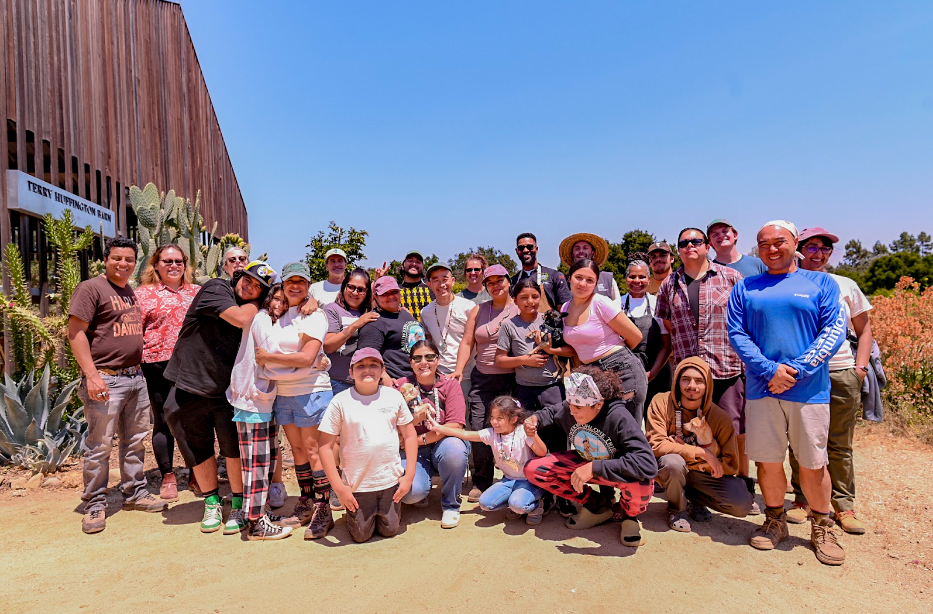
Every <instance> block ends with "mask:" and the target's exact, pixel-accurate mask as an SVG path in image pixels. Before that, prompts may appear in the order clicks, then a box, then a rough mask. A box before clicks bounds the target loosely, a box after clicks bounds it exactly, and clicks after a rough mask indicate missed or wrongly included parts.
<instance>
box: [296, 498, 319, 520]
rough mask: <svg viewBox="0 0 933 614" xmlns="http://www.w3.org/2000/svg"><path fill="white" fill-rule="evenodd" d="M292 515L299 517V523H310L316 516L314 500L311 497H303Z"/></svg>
mask: <svg viewBox="0 0 933 614" xmlns="http://www.w3.org/2000/svg"><path fill="white" fill-rule="evenodd" d="M292 516H294V517H296V518H297V519H298V524H299V525H305V524H308V523H309V522H311V518H312V517H313V516H314V502H313V501H312V500H311V499H310V498H309V497H301V498H300V499H298V503H296V504H295V510H294V511H293V512H292Z"/></svg>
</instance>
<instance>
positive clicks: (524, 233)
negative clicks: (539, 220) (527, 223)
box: [515, 232, 538, 245]
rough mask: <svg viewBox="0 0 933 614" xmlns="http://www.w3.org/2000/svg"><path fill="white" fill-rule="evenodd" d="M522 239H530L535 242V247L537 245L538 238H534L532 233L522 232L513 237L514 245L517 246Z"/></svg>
mask: <svg viewBox="0 0 933 614" xmlns="http://www.w3.org/2000/svg"><path fill="white" fill-rule="evenodd" d="M522 239H531V240H532V241H534V242H535V245H537V244H538V237H536V236H535V235H534V233H533V232H523V233H522V234H520V235H518V236H517V237H515V245H518V242H519V241H521V240H522Z"/></svg>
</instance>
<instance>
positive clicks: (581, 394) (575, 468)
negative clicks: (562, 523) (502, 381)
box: [525, 365, 658, 547]
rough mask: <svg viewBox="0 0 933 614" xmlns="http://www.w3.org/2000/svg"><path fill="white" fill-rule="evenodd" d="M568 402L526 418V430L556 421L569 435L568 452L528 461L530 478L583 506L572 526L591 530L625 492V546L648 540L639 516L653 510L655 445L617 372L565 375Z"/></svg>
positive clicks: (588, 368) (584, 370)
mask: <svg viewBox="0 0 933 614" xmlns="http://www.w3.org/2000/svg"><path fill="white" fill-rule="evenodd" d="M564 387H565V389H566V398H567V400H566V401H564V402H563V403H560V404H555V405H549V406H547V407H545V408H543V409H541V410H539V411H538V412H537V413H536V414H535V415H533V416H531V417H530V418H528V419H527V420H525V432H526V434H527V435H528V436H529V437H533V436H534V434H535V432H536V431H537V429H539V428H544V427H547V426H551V425H552V424H553V425H555V426H557V427H558V428H560V429H562V430H563V431H564V433H566V434H567V443H568V448H569V450H567V451H554V452H552V453H551V454H548V455H547V456H544V457H542V458H539V459H536V460H532V461H530V462H529V463H528V464H527V465H525V477H526V478H528V480H529V481H530V482H531V483H532V484H534V485H535V486H539V487H540V488H542V489H544V490H546V491H548V492H551V493H554V494H555V495H557V496H559V497H563V498H565V499H569V500H570V501H574V502H576V503H579V504H581V505H582V508H581V509H580V512H579V513H577V514H576V515H575V516H572V517H570V518H568V519H567V522H566V525H567V527H568V528H570V529H588V528H590V527H595V526H596V525H598V524H601V523H603V522H606V521H607V520H609V519H610V518H612V510H611V509H610V505H611V504H612V499H611V498H610V497H612V496H614V493H612V495H609V496H607V494H604V493H603V492H600V491H598V490H594V489H593V488H591V487H590V486H589V485H590V484H593V485H598V486H604V487H610V488H609V489H605V488H604V489H602V490H605V491H608V492H612V491H611V488H618V489H619V491H620V493H621V501H620V503H621V506H622V510H623V513H624V518H623V521H622V535H621V540H622V544H624V545H626V546H632V547H635V546H640V545H642V544H643V543H644V540H643V539H642V536H641V527H640V526H639V524H638V520H637V518H636V517H637V516H638V515H639V514H641V513H643V512H644V511H645V510H646V509H647V508H648V502H649V501H650V500H651V494H652V491H653V483H652V480H653V479H654V477H655V475H656V474H657V471H658V465H657V463H656V462H655V460H654V454H653V453H652V452H651V447H650V446H649V445H648V441H647V440H646V439H645V435H644V434H643V433H642V432H641V429H640V428H639V426H638V424H636V422H635V419H634V418H633V417H632V414H631V413H630V412H629V411H628V409H626V406H625V401H623V400H622V399H621V397H622V385H621V383H620V382H619V378H618V376H617V375H616V374H615V373H614V372H611V371H603V370H601V369H599V368H598V367H595V366H592V365H583V366H580V367H577V368H575V369H574V370H573V372H572V373H571V374H570V375H569V376H568V377H567V378H565V379H564Z"/></svg>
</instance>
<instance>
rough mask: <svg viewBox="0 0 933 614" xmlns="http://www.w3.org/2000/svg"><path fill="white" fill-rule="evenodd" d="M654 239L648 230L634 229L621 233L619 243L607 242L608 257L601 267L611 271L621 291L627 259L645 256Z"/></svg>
mask: <svg viewBox="0 0 933 614" xmlns="http://www.w3.org/2000/svg"><path fill="white" fill-rule="evenodd" d="M656 241H657V239H656V238H655V236H654V235H653V234H651V233H650V232H648V231H646V230H639V229H635V230H629V231H628V232H626V233H625V234H624V235H622V241H620V242H619V243H612V242H611V241H610V242H609V258H608V259H607V260H606V264H604V265H603V266H602V269H603V270H605V271H611V272H612V276H613V278H615V280H616V283H617V284H619V290H620V291H621V292H626V290H625V288H626V285H625V268H626V267H627V266H628V263H629V261H630V260H632V259H634V258H647V252H648V248H649V247H651V244H652V243H655V242H656ZM565 272H566V271H565Z"/></svg>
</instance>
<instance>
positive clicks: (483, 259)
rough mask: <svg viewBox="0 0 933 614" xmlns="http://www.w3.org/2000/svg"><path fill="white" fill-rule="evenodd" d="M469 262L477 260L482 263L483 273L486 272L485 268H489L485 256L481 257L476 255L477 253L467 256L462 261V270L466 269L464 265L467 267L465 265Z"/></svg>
mask: <svg viewBox="0 0 933 614" xmlns="http://www.w3.org/2000/svg"><path fill="white" fill-rule="evenodd" d="M470 260H479V261H480V262H482V263H483V270H484V271H485V270H486V267H488V266H489V261H488V260H486V257H485V256H483V255H482V254H477V253H475V252H474V253H472V254H467V257H466V258H464V259H463V268H464V269H465V268H466V265H467V263H468V262H469V261H470Z"/></svg>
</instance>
